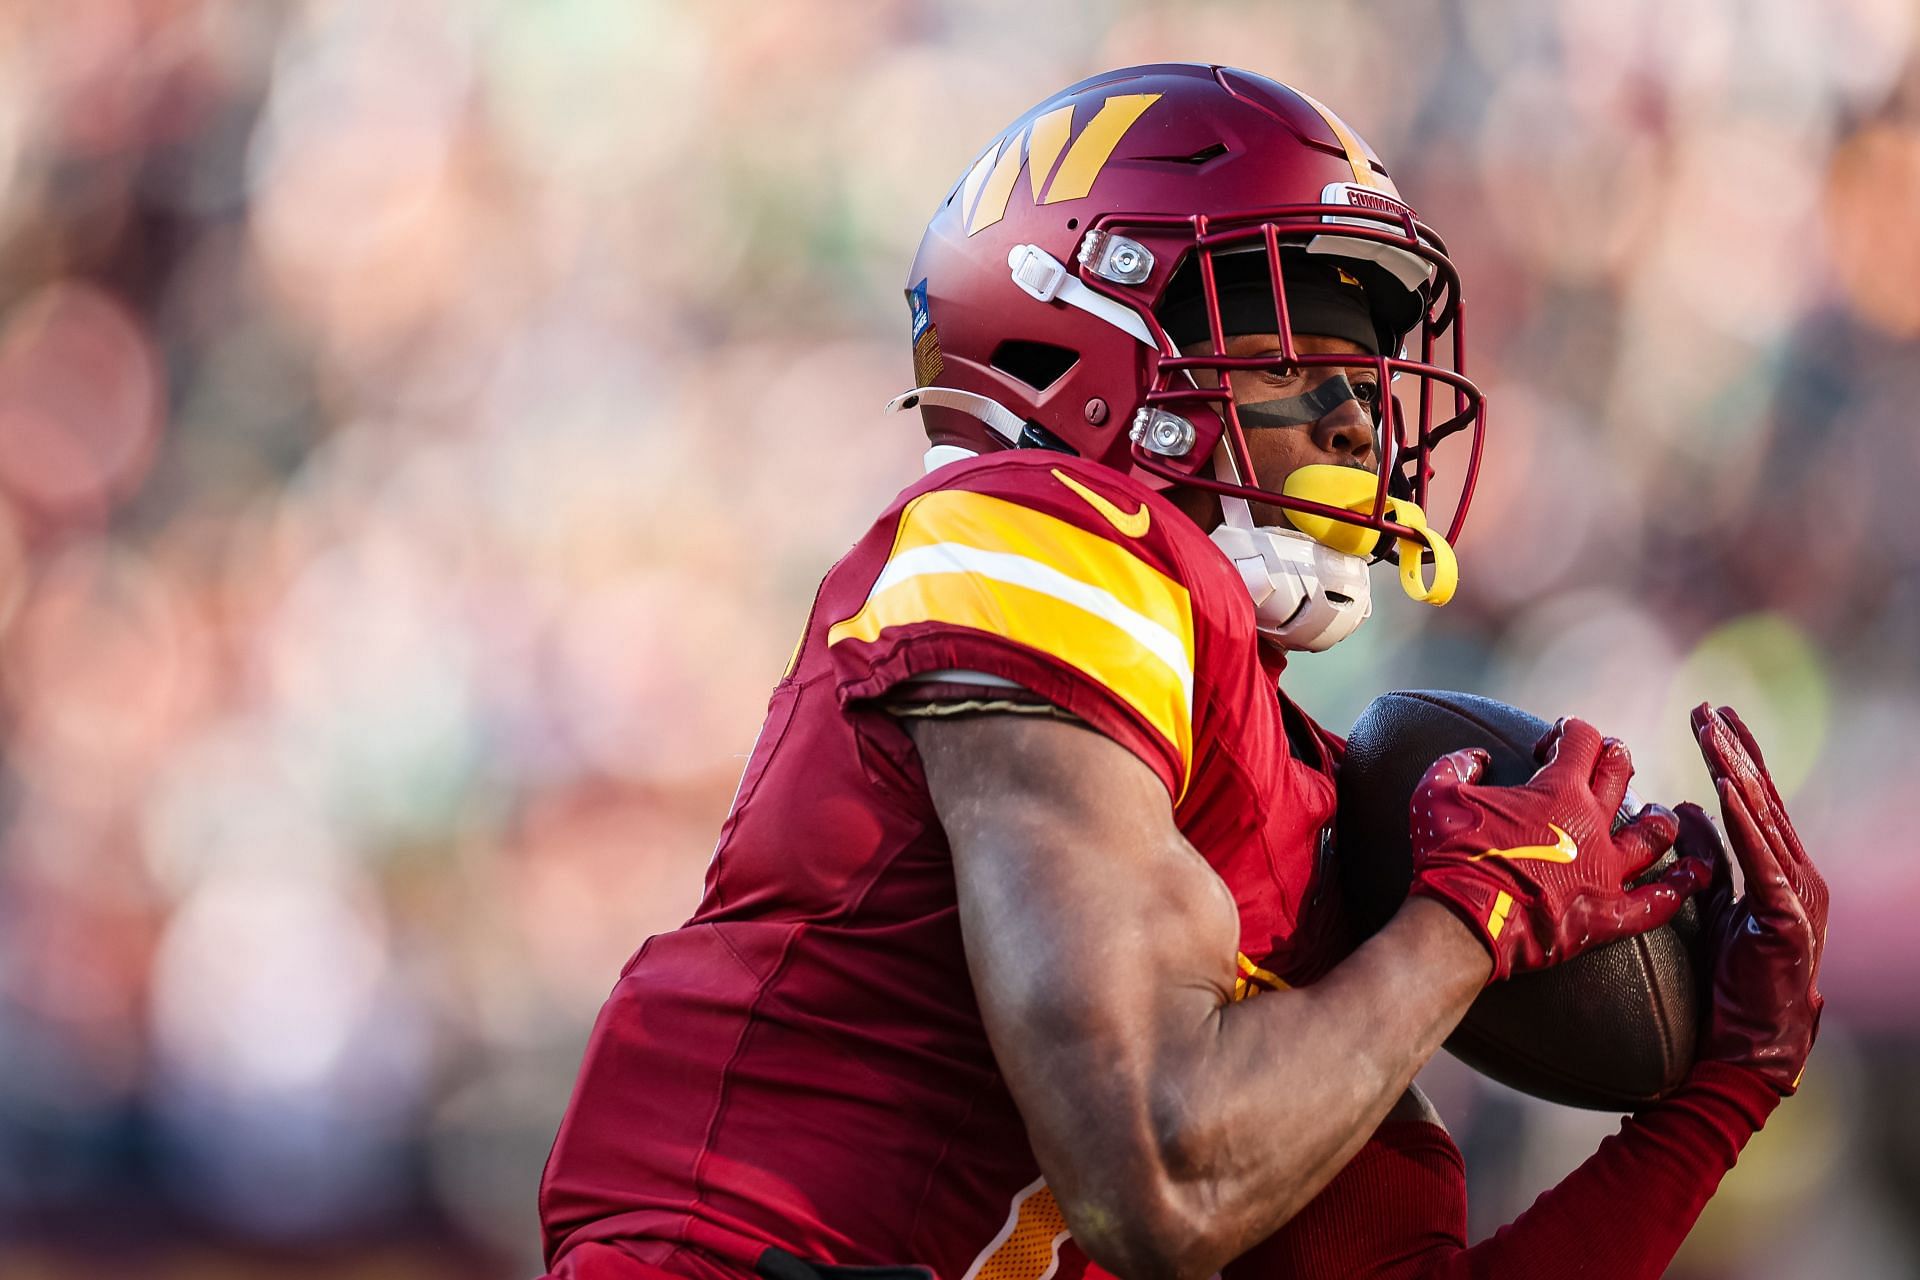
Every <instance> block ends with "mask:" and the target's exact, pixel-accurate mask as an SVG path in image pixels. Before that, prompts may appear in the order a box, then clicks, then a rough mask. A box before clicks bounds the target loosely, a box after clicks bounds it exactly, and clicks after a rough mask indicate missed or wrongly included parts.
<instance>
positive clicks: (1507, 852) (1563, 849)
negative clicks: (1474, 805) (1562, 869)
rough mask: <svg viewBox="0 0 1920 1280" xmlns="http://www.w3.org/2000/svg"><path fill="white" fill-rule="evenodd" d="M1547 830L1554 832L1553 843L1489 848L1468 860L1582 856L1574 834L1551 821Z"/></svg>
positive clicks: (1543, 859) (1546, 859)
mask: <svg viewBox="0 0 1920 1280" xmlns="http://www.w3.org/2000/svg"><path fill="white" fill-rule="evenodd" d="M1547 830H1549V831H1551V832H1553V834H1554V837H1555V839H1554V842H1553V843H1552V844H1523V845H1520V846H1518V847H1517V848H1513V849H1489V850H1487V851H1486V852H1485V853H1476V854H1474V855H1473V856H1471V857H1469V858H1468V859H1467V861H1468V862H1478V861H1480V859H1482V858H1506V859H1508V860H1509V861H1515V862H1517V861H1519V860H1520V859H1522V858H1532V859H1535V860H1536V861H1539V862H1572V861H1573V860H1574V859H1575V858H1577V857H1579V856H1580V846H1579V845H1577V844H1575V843H1574V842H1573V837H1572V836H1570V835H1568V834H1567V833H1566V832H1564V831H1562V830H1561V829H1560V828H1559V827H1557V826H1555V825H1554V824H1553V823H1551V822H1549V823H1548V824H1547Z"/></svg>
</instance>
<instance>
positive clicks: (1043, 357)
mask: <svg viewBox="0 0 1920 1280" xmlns="http://www.w3.org/2000/svg"><path fill="white" fill-rule="evenodd" d="M987 363H988V364H990V365H992V366H993V367H994V368H995V369H998V370H999V371H1000V372H1001V373H1004V374H1006V375H1007V376H1008V377H1011V378H1018V379H1019V380H1020V381H1022V382H1024V383H1026V384H1027V385H1028V386H1029V387H1032V388H1033V389H1034V390H1035V391H1045V390H1046V389H1047V388H1048V387H1050V386H1052V385H1053V384H1054V383H1056V382H1058V381H1060V379H1062V378H1064V377H1065V376H1066V375H1067V371H1068V370H1069V369H1071V368H1073V366H1074V365H1076V364H1079V363H1080V353H1079V352H1078V351H1075V350H1073V349H1072V348H1070V347H1057V346H1055V345H1053V344H1052V343H1050V342H1030V341H1027V340H1026V339H1023V338H1009V339H1008V340H1007V341H1005V342H1002V343H1001V344H1000V345H999V346H997V347H995V348H994V349H993V355H992V356H991V357H990V358H989V359H988V361H987Z"/></svg>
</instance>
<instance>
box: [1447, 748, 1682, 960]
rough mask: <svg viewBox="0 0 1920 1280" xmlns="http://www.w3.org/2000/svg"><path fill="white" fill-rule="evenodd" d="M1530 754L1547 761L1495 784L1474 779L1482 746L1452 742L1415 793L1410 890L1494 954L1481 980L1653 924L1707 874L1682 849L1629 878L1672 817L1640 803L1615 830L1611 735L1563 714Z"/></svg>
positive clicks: (1621, 760)
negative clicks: (1521, 778)
mask: <svg viewBox="0 0 1920 1280" xmlns="http://www.w3.org/2000/svg"><path fill="white" fill-rule="evenodd" d="M1535 755H1536V756H1538V757H1543V758H1544V760H1545V763H1544V764H1543V765H1542V766H1541V767H1540V769H1539V771H1538V772H1536V773H1535V774H1534V775H1533V777H1532V778H1531V779H1529V780H1528V781H1527V782H1526V783H1525V784H1523V785H1521V786H1517V787H1496V786H1486V785H1482V784H1480V782H1479V778H1480V776H1481V774H1482V773H1483V772H1484V771H1485V769H1486V766H1487V760H1488V756H1487V753H1486V752H1484V751H1480V750H1477V749H1476V750H1471V751H1455V752H1452V753H1451V754H1449V755H1444V756H1442V757H1440V759H1438V760H1436V761H1435V762H1434V764H1433V767H1432V768H1430V769H1428V770H1427V772H1426V776H1425V777H1423V778H1422V779H1421V780H1420V785H1419V786H1418V787H1417V788H1415V789H1414V793H1413V808H1412V813H1411V814H1410V819H1411V822H1412V829H1413V867H1414V870H1413V886H1412V889H1411V892H1413V893H1418V894H1424V895H1426V896H1427V897H1430V898H1435V899H1438V900H1439V901H1441V902H1443V903H1445V904H1446V905H1447V906H1448V907H1450V908H1452V909H1453V911H1454V912H1455V914H1457V915H1459V916H1460V918H1461V919H1462V920H1464V921H1466V923H1467V924H1468V925H1469V926H1470V927H1471V928H1472V929H1473V930H1474V931H1475V932H1476V933H1477V934H1479V936H1480V940H1481V941H1482V942H1484V943H1485V944H1486V947H1487V950H1488V951H1489V952H1491V953H1492V954H1493V974H1492V977H1491V978H1489V979H1488V980H1489V981H1497V980H1499V979H1501V978H1506V977H1510V976H1511V975H1513V974H1516V973H1525V972H1527V971H1529V970H1533V969H1543V968H1546V967H1547V966H1548V965H1552V964H1559V963H1562V962H1564V961H1566V960H1570V959H1572V958H1573V957H1574V956H1577V955H1579V954H1581V953H1582V952H1584V951H1590V950H1592V949H1593V948H1594V947H1600V946H1605V945H1606V944H1607V943H1609V942H1613V941H1615V940H1616V939H1619V938H1626V937H1631V936H1632V935H1634V934H1637V933H1644V932H1645V931H1646V930H1648V929H1655V928H1658V927H1659V926H1661V925H1663V924H1665V923H1667V921H1669V920H1671V919H1672V918H1673V915H1674V913H1675V912H1676V911H1678V910H1679V909H1680V904H1681V903H1683V902H1685V901H1686V899H1687V896H1688V895H1689V894H1691V893H1693V891H1694V890H1696V889H1698V888H1700V887H1701V886H1702V885H1705V884H1706V883H1707V882H1708V881H1709V880H1710V879H1711V878H1712V876H1713V862H1712V860H1711V859H1710V858H1708V857H1705V856H1701V855H1699V854H1690V855H1686V856H1682V857H1681V858H1679V859H1677V860H1676V861H1675V863H1674V865H1673V866H1672V867H1670V868H1669V869H1668V870H1667V871H1666V873H1665V874H1664V875H1662V876H1661V877H1660V878H1659V879H1658V880H1655V881H1654V882H1652V883H1650V884H1647V885H1643V886H1640V887H1634V886H1632V885H1631V884H1630V882H1631V881H1632V880H1633V879H1635V878H1636V877H1638V876H1640V875H1641V874H1643V873H1644V872H1645V871H1646V870H1647V869H1648V868H1649V867H1651V866H1652V865H1653V863H1654V862H1655V861H1656V860H1658V859H1659V857H1660V855H1661V854H1663V853H1665V852H1666V851H1667V849H1668V848H1670V847H1671V846H1672V844H1673V841H1674V835H1675V833H1676V831H1677V822H1676V820H1675V818H1674V815H1673V813H1672V812H1671V811H1670V810H1667V809H1664V808H1662V807H1660V806H1658V805H1649V806H1647V807H1646V808H1645V809H1643V810H1641V811H1640V813H1639V815H1638V816H1636V817H1635V818H1634V819H1633V821H1631V822H1629V823H1627V824H1626V825H1625V826H1623V827H1621V828H1620V830H1618V831H1615V830H1613V819H1614V816H1615V814H1617V813H1618V812H1619V809H1620V802H1621V800H1622V799H1623V798H1624V797H1625V795H1626V790H1627V780H1628V779H1629V778H1631V777H1632V776H1633V757H1632V756H1631V755H1629V754H1628V752H1627V748H1626V745H1625V744H1624V743H1622V742H1621V741H1620V740H1619V739H1617V738H1603V737H1601V736H1600V733H1599V731H1598V730H1596V729H1595V728H1594V727H1593V726H1592V725H1590V724H1588V723H1587V722H1586V721H1584V720H1562V721H1560V722H1559V723H1557V724H1555V725H1554V726H1553V728H1551V729H1549V730H1548V731H1547V735H1546V737H1544V738H1542V739H1541V741H1540V745H1539V746H1538V747H1537V748H1536V749H1535Z"/></svg>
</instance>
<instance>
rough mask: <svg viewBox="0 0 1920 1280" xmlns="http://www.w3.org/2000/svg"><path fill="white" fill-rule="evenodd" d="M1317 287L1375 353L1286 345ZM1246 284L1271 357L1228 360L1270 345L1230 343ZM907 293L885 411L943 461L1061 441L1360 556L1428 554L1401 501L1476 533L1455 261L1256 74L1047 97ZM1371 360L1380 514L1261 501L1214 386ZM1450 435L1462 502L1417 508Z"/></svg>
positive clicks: (1309, 115)
mask: <svg viewBox="0 0 1920 1280" xmlns="http://www.w3.org/2000/svg"><path fill="white" fill-rule="evenodd" d="M1329 273H1331V274H1329ZM1322 277H1325V278H1326V281H1327V282H1329V283H1330V284H1332V285H1337V286H1341V287H1353V288H1355V289H1357V290H1359V291H1361V292H1363V293H1364V306H1365V307H1366V308H1367V309H1368V312H1369V313H1370V316H1371V322H1372V332H1371V333H1368V334H1365V335H1361V336H1363V337H1364V338H1365V339H1368V340H1367V341H1363V342H1362V344H1361V345H1362V346H1363V347H1364V348H1365V349H1366V350H1368V351H1369V352H1371V353H1372V354H1368V355H1361V356H1355V355H1350V354H1343V355H1313V354H1307V353H1303V352H1300V351H1298V350H1296V348H1295V344H1294V340H1293V333H1294V332H1302V333H1304V332H1313V331H1315V330H1313V329H1310V328H1303V327H1301V325H1299V324H1297V323H1296V324H1291V325H1290V324H1289V305H1290V303H1291V305H1292V306H1293V308H1294V309H1295V310H1296V311H1298V310H1300V308H1301V305H1302V304H1301V303H1300V301H1299V299H1300V298H1302V297H1312V296H1316V295H1315V294H1314V293H1313V290H1314V289H1315V288H1318V287H1319V286H1320V285H1321V283H1322V279H1321V278H1322ZM1256 283H1257V286H1258V291H1259V293H1260V295H1261V297H1262V299H1263V300H1264V301H1263V302H1262V303H1261V305H1262V306H1264V308H1265V314H1266V315H1267V316H1268V317H1272V318H1273V323H1271V324H1270V325H1269V326H1268V328H1267V331H1272V332H1277V333H1278V335H1279V336H1280V340H1281V343H1282V347H1283V349H1282V350H1281V351H1280V352H1279V353H1278V354H1276V355H1273V356H1263V357H1239V358H1234V357H1228V356H1226V355H1225V354H1224V350H1225V342H1224V337H1225V335H1226V334H1228V333H1230V332H1250V331H1259V330H1258V329H1249V328H1248V327H1247V325H1246V324H1245V323H1244V322H1243V323H1241V325H1240V327H1239V328H1238V329H1234V328H1231V327H1229V323H1228V321H1227V320H1223V302H1224V303H1225V304H1227V314H1228V316H1229V317H1231V315H1232V313H1233V311H1234V304H1235V300H1236V299H1238V300H1239V301H1240V302H1241V303H1244V301H1245V296H1246V293H1247V291H1248V290H1249V289H1250V288H1252V287H1253V286H1254V285H1255V284H1256ZM907 301H908V307H909V310H910V311H911V313H912V324H913V340H914V372H915V382H916V383H917V384H918V385H917V386H916V387H915V389H914V390H913V391H911V392H908V393H906V394H905V395H903V396H901V397H899V398H898V399H897V400H896V401H895V402H894V403H895V405H896V406H898V407H904V408H918V409H919V411H920V413H921V415H922V417H923V420H924V422H925V425H926V429H927V434H928V436H929V437H930V438H931V440H932V441H933V443H934V445H935V446H940V445H949V446H957V447H958V448H960V449H964V450H967V451H969V452H973V453H982V452H986V451H989V450H994V449H1004V448H1011V447H1049V448H1060V449H1067V450H1071V451H1072V452H1074V453H1077V454H1080V455H1082V456H1084V457H1088V458H1093V459H1097V460H1099V461H1101V462H1103V463H1105V464H1106V465H1108V466H1111V467H1113V468H1115V469H1117V470H1120V471H1124V472H1130V473H1132V474H1133V475H1135V476H1136V477H1138V478H1140V479H1141V480H1143V481H1145V482H1147V483H1149V484H1151V485H1153V486H1155V487H1165V486H1168V485H1175V484H1179V485H1194V486H1198V487H1200V488H1204V489H1208V490H1212V491H1214V492H1216V493H1219V494H1221V495H1223V496H1225V497H1229V498H1231V497H1238V498H1242V499H1246V500H1248V501H1251V502H1258V503H1267V504H1270V505H1272V506H1276V507H1280V508H1283V509H1286V510H1287V511H1288V512H1289V513H1290V515H1298V516H1305V517H1307V518H1308V519H1309V520H1310V519H1311V517H1313V516H1320V517H1323V519H1322V520H1320V521H1318V522H1317V523H1319V524H1320V525H1321V526H1322V527H1323V528H1324V527H1325V526H1326V521H1325V519H1324V518H1327V517H1330V518H1331V519H1333V520H1335V521H1339V522H1343V523H1344V524H1345V525H1348V526H1357V528H1355V529H1353V530H1352V532H1353V533H1354V534H1360V531H1361V530H1373V531H1376V533H1375V534H1374V535H1373V536H1366V535H1361V536H1360V540H1359V543H1360V545H1362V546H1364V547H1366V548H1372V547H1373V546H1374V545H1376V544H1378V545H1379V546H1380V547H1381V548H1382V549H1383V550H1384V549H1385V547H1386V546H1387V543H1388V539H1386V538H1380V537H1379V536H1378V535H1379V534H1386V535H1389V537H1390V538H1391V539H1396V540H1403V539H1411V540H1412V542H1413V543H1414V544H1415V545H1419V544H1421V543H1422V542H1423V541H1425V539H1424V530H1422V529H1415V528H1411V527H1408V526H1407V525H1404V524H1402V523H1400V522H1399V521H1398V520H1397V519H1396V518H1395V512H1396V510H1397V509H1398V505H1399V504H1397V503H1395V502H1392V501H1390V498H1399V499H1411V500H1412V501H1413V502H1414V503H1417V504H1418V505H1419V506H1420V507H1422V508H1425V509H1427V510H1433V509H1434V507H1433V506H1432V503H1433V502H1434V501H1436V500H1437V501H1438V502H1440V504H1441V506H1442V508H1443V509H1444V508H1445V507H1447V506H1450V507H1451V511H1452V514H1451V520H1450V523H1449V525H1448V527H1447V529H1446V532H1445V535H1444V536H1445V538H1446V540H1447V541H1449V542H1451V541H1452V540H1453V539H1454V538H1455V537H1457V536H1458V535H1459V532H1460V528H1461V525H1462V523H1463V522H1464V520H1465V518H1466V513H1467V505H1468V500H1469V499H1470V498H1471V496H1472V489H1473V482H1474V477H1475V474H1476V472H1477V470H1478V466H1479V456H1480V449H1481V438H1482V429H1483V423H1484V408H1483V402H1482V398H1481V395H1480V392H1479V391H1478V389H1477V388H1475V386H1474V385H1473V383H1472V382H1470V381H1468V379H1467V377H1466V375H1465V370H1464V361H1465V336H1464V326H1465V321H1464V315H1463V311H1462V306H1461V300H1460V281H1459V277H1458V274H1457V273H1456V272H1455V270H1454V267H1453V264H1452V263H1451V262H1450V261H1448V259H1447V256H1446V248H1445V245H1444V244H1443V243H1442V241H1441V240H1440V237H1439V236H1438V235H1436V234H1435V233H1434V232H1433V231H1432V230H1431V229H1430V228H1428V227H1427V226H1425V225H1424V224H1423V223H1421V222H1420V221H1419V220H1418V219H1417V217H1416V216H1415V214H1414V212H1413V210H1412V209H1411V208H1410V207H1409V206H1408V205H1407V204H1406V203H1405V202H1404V201H1402V200H1401V198H1400V196H1399V193H1398V192H1397V191H1396V190H1395V189H1394V185H1393V182H1392V180H1391V179H1390V178H1389V177H1388V176H1387V171H1386V168H1385V167H1384V166H1383V165H1382V164H1381V163H1380V161H1379V159H1378V158H1376V157H1375V156H1374V154H1373V151H1372V150H1371V148H1369V147H1368V146H1367V144H1366V143H1365V142H1363V141H1361V139H1360V137H1359V135H1357V134H1356V133H1355V132H1354V131H1353V130H1352V129H1351V128H1349V127H1348V126H1347V125H1346V124H1345V123H1343V122H1342V121H1341V120H1340V119H1339V117H1337V116H1335V115H1334V114H1333V113H1332V112H1331V111H1329V110H1327V109H1326V108H1325V107H1324V106H1322V105H1321V104H1320V103H1318V102H1316V101H1315V100H1314V99H1312V98H1310V97H1308V96H1307V95H1305V94H1303V93H1301V92H1299V91H1298V90H1295V89H1290V88H1288V87H1287V86H1285V85H1282V84H1278V83H1276V82H1274V81H1272V80H1269V79H1266V78H1265V77H1262V76H1258V75H1253V74H1251V73H1249V72H1245V71H1236V70H1232V69H1230V68H1226V67H1213V66H1202V65H1191V64H1163V65H1156V66H1144V67H1130V68H1126V69H1124V70H1119V71H1112V72H1108V73H1106V74H1104V75H1100V76H1095V77H1093V78H1092V79H1089V80H1084V81H1082V82H1081V83H1079V84H1076V85H1074V86H1072V87H1071V88H1069V89H1067V90H1065V91H1064V92H1062V93H1059V94H1056V95H1055V96H1053V97H1051V98H1049V99H1047V100H1046V101H1045V102H1043V103H1041V104H1040V105H1039V106H1037V107H1035V108H1033V109H1032V110H1031V111H1029V112H1027V113H1026V114H1025V115H1023V116H1022V117H1021V118H1020V119H1019V120H1017V121H1015V122H1014V124H1013V125H1012V127H1010V128H1009V129H1007V130H1006V131H1005V132H1004V133H1003V134H1001V136H1000V137H999V138H998V139H996V140H995V141H994V142H993V144H992V145H990V146H989V147H988V148H987V149H986V151H985V152H984V153H983V154H982V155H981V156H980V157H979V159H978V160H976V161H975V163H974V164H973V165H972V166H971V167H970V168H969V169H968V171H967V173H966V174H965V175H964V176H963V177H962V178H961V180H960V181H959V183H957V184H956V185H955V187H954V188H953V190H952V192H951V193H950V194H949V195H948V196H947V199H946V202H945V203H944V204H943V205H942V206H941V208H940V210H939V212H938V213H937V214H935V216H934V218H933V221H932V223H931V224H930V225H929V226H928V228H927V233H926V237H925V239H924V240H923V241H922V242H921V245H920V251H919V253H918V254H917V255H916V256H915V259H914V263H913V270H912V274H911V275H910V276H909V277H908V288H907ZM1240 314H1241V315H1243V316H1244V315H1245V314H1247V312H1246V309H1245V307H1244V306H1242V307H1240ZM1182 347H1186V348H1187V349H1188V350H1189V351H1191V352H1193V353H1194V354H1191V355H1183V354H1182ZM1369 363H1370V364H1372V365H1373V366H1374V368H1375V370H1376V371H1377V374H1378V377H1379V383H1378V385H1379V386H1382V387H1385V386H1392V387H1393V388H1394V394H1392V395H1388V396H1384V397H1378V399H1379V400H1380V403H1379V404H1378V405H1376V406H1373V415H1374V418H1375V423H1376V431H1377V442H1378V446H1379V457H1380V459H1381V466H1380V470H1379V473H1378V477H1377V479H1376V480H1374V481H1373V482H1372V485H1371V487H1372V489H1373V494H1372V501H1371V502H1368V501H1366V500H1364V497H1362V498H1361V499H1359V500H1351V497H1350V496H1349V498H1345V499H1342V500H1341V505H1329V504H1328V503H1325V502H1317V501H1313V500H1312V499H1310V498H1307V497H1302V496H1299V495H1298V494H1288V493H1284V492H1277V491H1274V490H1271V489H1265V488H1262V487H1261V486H1260V484H1259V481H1258V478H1257V477H1256V476H1255V475H1254V474H1253V470H1252V467H1251V464H1250V461H1249V457H1248V452H1247V446H1246V439H1245V435H1244V433H1243V431H1242V425H1241V421H1240V413H1239V410H1238V409H1237V408H1236V407H1235V405H1234V403H1233V397H1232V394H1231V392H1230V391H1228V390H1227V389H1226V379H1225V375H1224V373H1218V374H1216V373H1213V372H1209V371H1224V370H1229V369H1245V368H1286V369H1294V368H1300V367H1313V366H1321V367H1335V366H1337V367H1340V368H1343V369H1351V368H1352V367H1354V366H1355V365H1356V364H1359V365H1366V364H1369ZM1456 436H1458V437H1461V439H1460V441H1459V442H1457V443H1456V444H1455V445H1452V446H1449V453H1450V456H1456V457H1457V458H1458V465H1454V464H1452V463H1450V464H1449V466H1448V468H1447V474H1448V476H1449V488H1450V490H1451V491H1450V492H1448V493H1445V494H1430V493H1429V486H1430V484H1432V483H1433V481H1434V477H1435V475H1436V470H1435V467H1434V466H1433V454H1434V450H1435V448H1436V446H1438V445H1440V444H1441V443H1442V442H1443V441H1445V440H1448V439H1449V438H1451V437H1456ZM1456 449H1457V450H1459V451H1460V452H1459V453H1458V454H1457V455H1454V454H1453V453H1452V451H1453V450H1456ZM941 454H948V451H946V450H941V451H939V453H937V454H936V455H934V456H935V459H936V460H937V459H938V458H939V457H940V455H941ZM948 456H952V455H950V454H948ZM1296 523H1301V521H1298V520H1296ZM1323 540H1324V539H1323ZM1363 554H1364V552H1363Z"/></svg>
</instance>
